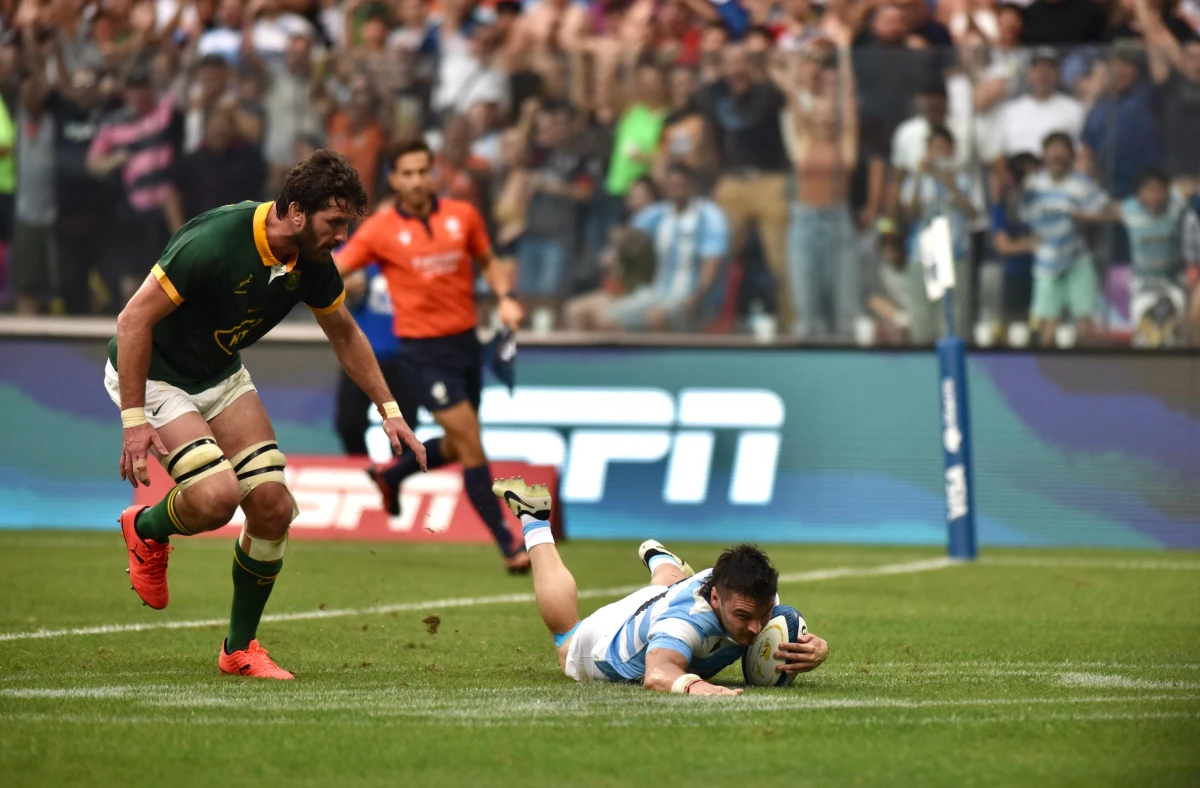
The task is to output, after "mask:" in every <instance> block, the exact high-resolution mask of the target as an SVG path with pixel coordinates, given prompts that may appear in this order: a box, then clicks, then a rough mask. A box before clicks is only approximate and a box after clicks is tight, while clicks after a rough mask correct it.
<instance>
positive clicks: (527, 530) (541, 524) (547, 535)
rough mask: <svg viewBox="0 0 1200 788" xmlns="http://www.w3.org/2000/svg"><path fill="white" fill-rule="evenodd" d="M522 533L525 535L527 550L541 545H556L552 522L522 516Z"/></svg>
mask: <svg viewBox="0 0 1200 788" xmlns="http://www.w3.org/2000/svg"><path fill="white" fill-rule="evenodd" d="M521 533H522V534H524V535H525V549H526V550H532V549H533V548H535V547H537V546H538V545H540V544H554V534H552V533H551V532H550V521H549V520H539V519H537V518H536V517H534V516H533V515H532V514H523V515H521Z"/></svg>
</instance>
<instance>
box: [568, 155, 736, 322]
mask: <svg viewBox="0 0 1200 788" xmlns="http://www.w3.org/2000/svg"><path fill="white" fill-rule="evenodd" d="M666 198H667V199H666V200H664V201H662V202H658V203H655V204H653V205H651V206H650V207H649V208H646V209H644V210H642V211H641V212H639V213H638V214H637V215H636V216H634V218H633V222H632V224H633V227H635V228H637V229H638V230H640V231H641V232H643V233H645V234H647V235H648V236H649V237H650V238H651V239H652V242H653V248H654V252H655V256H656V257H657V265H656V268H655V273H654V279H653V282H651V283H649V284H645V285H642V286H640V287H638V288H637V289H636V290H633V292H631V293H629V294H628V295H624V296H619V297H613V296H612V295H610V294H608V293H604V292H600V293H593V294H591V295H588V296H582V297H580V298H578V299H576V300H574V301H573V302H571V303H570V304H568V305H567V324H568V326H570V327H571V328H574V329H576V330H586V329H601V330H609V331H613V330H626V331H665V330H672V331H686V330H695V329H696V328H698V327H701V326H702V325H704V323H705V321H706V320H707V319H708V318H709V317H710V316H711V311H712V298H713V296H714V295H717V296H719V294H720V293H719V290H717V289H716V284H717V277H718V275H719V273H720V270H721V265H722V263H723V261H724V260H725V258H726V256H727V255H728V253H729V225H728V222H727V221H726V220H725V215H724V213H723V212H722V211H721V209H720V208H719V207H718V206H717V205H716V203H714V202H712V201H711V200H708V199H705V198H703V197H697V196H695V192H694V184H693V181H692V175H691V172H689V171H688V169H687V168H686V167H684V166H683V165H681V164H675V165H672V166H671V168H670V170H669V171H668V173H667V185H666Z"/></svg>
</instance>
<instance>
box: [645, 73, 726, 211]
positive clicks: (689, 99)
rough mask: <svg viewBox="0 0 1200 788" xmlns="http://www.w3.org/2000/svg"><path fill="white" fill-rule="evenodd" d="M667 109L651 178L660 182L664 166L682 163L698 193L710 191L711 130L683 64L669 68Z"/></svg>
mask: <svg viewBox="0 0 1200 788" xmlns="http://www.w3.org/2000/svg"><path fill="white" fill-rule="evenodd" d="M670 100H671V111H670V112H669V113H668V114H667V117H666V118H664V119H663V130H662V139H661V140H660V142H659V145H658V152H657V153H656V154H655V158H654V179H655V180H656V181H658V182H660V183H661V182H664V181H665V180H666V177H667V167H668V166H669V165H671V164H675V163H678V164H683V165H686V166H687V167H688V169H690V170H691V171H692V173H693V174H694V175H695V177H696V188H697V190H698V191H699V193H700V194H705V195H707V194H710V193H712V188H713V185H714V184H715V183H716V179H717V162H716V151H714V150H713V143H712V131H711V130H710V129H709V126H708V120H707V119H706V118H705V117H704V113H703V112H701V111H700V108H699V106H698V104H697V98H696V73H695V72H694V71H693V70H692V69H690V68H685V67H683V66H677V67H675V68H673V69H672V70H671V84H670Z"/></svg>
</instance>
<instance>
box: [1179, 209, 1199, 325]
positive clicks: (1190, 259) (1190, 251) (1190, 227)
mask: <svg viewBox="0 0 1200 788" xmlns="http://www.w3.org/2000/svg"><path fill="white" fill-rule="evenodd" d="M1182 246H1183V249H1182V257H1183V263H1184V265H1185V266H1186V267H1187V277H1186V280H1185V281H1186V282H1187V284H1188V286H1189V287H1190V288H1191V291H1192V308H1191V311H1190V312H1189V313H1188V319H1187V322H1188V336H1189V341H1190V343H1191V345H1192V347H1200V196H1198V195H1192V197H1191V198H1190V199H1189V200H1188V203H1187V210H1186V211H1185V212H1184V215H1183V239H1182Z"/></svg>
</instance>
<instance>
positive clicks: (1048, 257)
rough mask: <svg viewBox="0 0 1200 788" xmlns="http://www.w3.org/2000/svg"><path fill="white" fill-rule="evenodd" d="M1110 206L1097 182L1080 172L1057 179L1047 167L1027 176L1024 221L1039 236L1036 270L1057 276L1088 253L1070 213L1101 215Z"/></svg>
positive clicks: (1022, 204)
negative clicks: (1051, 175)
mask: <svg viewBox="0 0 1200 788" xmlns="http://www.w3.org/2000/svg"><path fill="white" fill-rule="evenodd" d="M1107 206H1108V195H1107V194H1105V193H1104V190H1103V189H1101V188H1100V187H1099V186H1097V185H1096V183H1095V181H1093V180H1092V179H1091V178H1089V177H1087V176H1086V175H1083V174H1081V173H1078V172H1072V173H1069V174H1067V175H1066V176H1064V177H1063V178H1062V180H1058V181H1056V180H1054V178H1052V177H1050V173H1049V172H1047V171H1046V170H1040V171H1039V172H1035V173H1033V174H1032V175H1030V176H1029V177H1027V178H1026V179H1025V185H1024V193H1023V195H1022V198H1021V220H1022V221H1023V222H1025V224H1027V225H1029V228H1030V229H1031V230H1032V231H1033V234H1034V236H1036V237H1037V240H1038V245H1037V251H1036V252H1034V255H1033V265H1034V270H1035V272H1037V273H1042V274H1053V275H1058V274H1061V273H1063V272H1064V271H1066V270H1067V269H1068V268H1070V267H1071V264H1072V263H1074V262H1075V261H1076V260H1077V259H1078V258H1079V257H1080V256H1081V255H1083V254H1085V253H1086V252H1087V245H1086V243H1085V241H1084V238H1083V235H1082V234H1081V233H1080V232H1079V227H1078V226H1077V225H1076V223H1075V220H1074V219H1073V218H1071V213H1072V212H1073V211H1077V212H1079V213H1085V214H1098V213H1101V212H1102V211H1104V209H1105V208H1106V207H1107Z"/></svg>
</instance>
